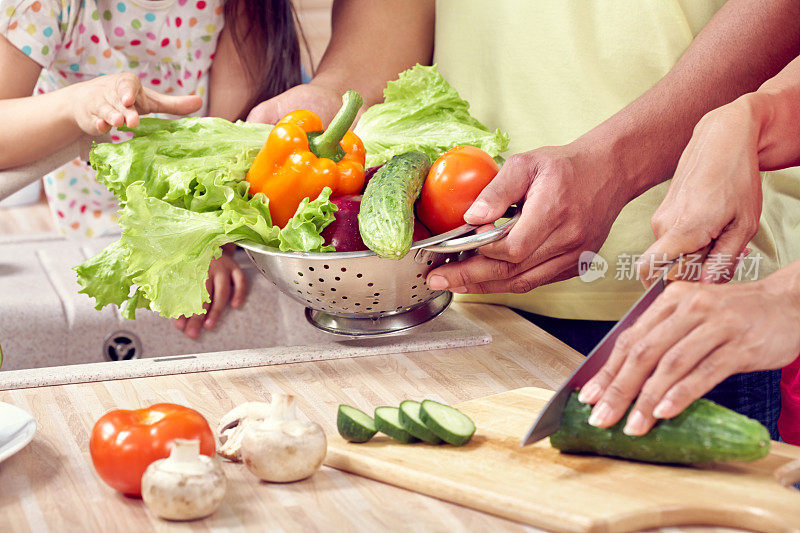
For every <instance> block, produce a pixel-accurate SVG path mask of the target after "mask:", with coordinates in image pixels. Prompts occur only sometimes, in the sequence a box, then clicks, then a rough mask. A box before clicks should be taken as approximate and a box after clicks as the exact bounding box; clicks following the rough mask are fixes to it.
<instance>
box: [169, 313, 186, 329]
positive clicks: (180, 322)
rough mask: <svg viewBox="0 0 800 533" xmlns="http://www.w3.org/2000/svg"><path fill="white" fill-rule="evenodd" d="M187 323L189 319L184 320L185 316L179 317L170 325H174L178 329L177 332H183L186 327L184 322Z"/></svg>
mask: <svg viewBox="0 0 800 533" xmlns="http://www.w3.org/2000/svg"><path fill="white" fill-rule="evenodd" d="M188 321H189V319H188V318H186V317H185V316H180V317H178V318H176V319H175V320H173V321H172V323H173V324H174V325H175V327H176V328H178V329H179V330H181V331H183V329H184V328H185V327H186V322H188Z"/></svg>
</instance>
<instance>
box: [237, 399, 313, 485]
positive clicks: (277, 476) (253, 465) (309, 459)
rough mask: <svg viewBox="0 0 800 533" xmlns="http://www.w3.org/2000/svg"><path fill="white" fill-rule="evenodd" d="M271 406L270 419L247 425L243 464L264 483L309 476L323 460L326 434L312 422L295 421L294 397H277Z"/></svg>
mask: <svg viewBox="0 0 800 533" xmlns="http://www.w3.org/2000/svg"><path fill="white" fill-rule="evenodd" d="M270 405H271V407H272V412H271V414H270V416H269V417H267V418H265V419H264V420H263V421H261V422H253V423H251V424H249V425H248V427H247V428H246V430H245V432H244V436H243V438H242V446H241V454H242V460H243V461H244V464H245V465H246V466H247V469H248V470H250V472H252V473H253V474H255V475H256V476H258V477H259V478H261V479H263V480H264V481H274V482H280V483H284V482H289V481H298V480H301V479H305V478H307V477H309V476H310V475H311V474H313V473H314V472H315V471H316V470H317V469H318V468H319V467H320V465H321V464H322V460H323V459H325V454H326V452H327V449H328V441H327V439H326V438H325V432H324V431H323V430H322V428H321V427H320V426H319V424H317V423H315V422H305V421H303V420H298V418H297V414H296V412H295V406H294V397H293V396H287V395H285V394H280V395H276V396H275V397H274V398H273V400H272V403H271V404H270Z"/></svg>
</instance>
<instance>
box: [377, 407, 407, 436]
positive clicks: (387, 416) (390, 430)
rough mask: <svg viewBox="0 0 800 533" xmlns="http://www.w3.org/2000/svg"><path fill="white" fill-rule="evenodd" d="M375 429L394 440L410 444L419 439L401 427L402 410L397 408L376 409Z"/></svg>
mask: <svg viewBox="0 0 800 533" xmlns="http://www.w3.org/2000/svg"><path fill="white" fill-rule="evenodd" d="M375 427H376V428H378V431H380V432H381V433H386V434H387V435H389V436H390V437H392V438H393V439H394V440H396V441H399V442H402V443H403V444H408V443H410V442H414V441H416V440H417V439H416V438H415V437H414V436H413V435H412V434H411V433H409V432H408V431H406V430H405V429H403V426H402V425H400V409H398V408H397V407H376V408H375Z"/></svg>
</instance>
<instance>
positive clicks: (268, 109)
mask: <svg viewBox="0 0 800 533" xmlns="http://www.w3.org/2000/svg"><path fill="white" fill-rule="evenodd" d="M279 107H280V103H279V102H278V101H277V99H276V98H270V99H269V100H266V101H264V102H261V103H260V104H258V105H257V106H255V107H254V108H253V109H251V110H250V113H249V114H248V115H247V122H260V123H262V124H277V123H278V121H279V120H280V119H281V118H283V115H284V114H285V113H284V114H281V112H280V109H279Z"/></svg>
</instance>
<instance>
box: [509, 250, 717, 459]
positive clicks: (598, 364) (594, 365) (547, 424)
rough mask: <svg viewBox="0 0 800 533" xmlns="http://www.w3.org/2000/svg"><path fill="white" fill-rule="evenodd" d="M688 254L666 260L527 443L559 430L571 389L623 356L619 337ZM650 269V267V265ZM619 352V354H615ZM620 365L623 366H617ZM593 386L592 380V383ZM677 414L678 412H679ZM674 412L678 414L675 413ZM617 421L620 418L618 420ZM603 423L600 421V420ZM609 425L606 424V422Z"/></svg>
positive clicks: (562, 391) (546, 410)
mask: <svg viewBox="0 0 800 533" xmlns="http://www.w3.org/2000/svg"><path fill="white" fill-rule="evenodd" d="M712 246H713V242H712V243H710V244H709V245H707V246H706V247H704V248H703V249H702V250H700V251H698V252H697V253H696V254H692V260H693V261H694V260H695V258H699V259H700V263H702V262H703V259H704V258H705V257H706V256H707V255H708V252H709V250H710V249H711V247H712ZM685 257H686V256H681V257H678V258H674V259H671V260H666V261H665V262H664V264H663V266H662V268H661V270H662V273H661V275H659V276H658V277H657V278H656V281H655V282H654V283H653V284H652V285H650V287H649V288H648V289H647V291H646V292H645V293H644V295H642V296H641V298H639V300H638V301H637V302H636V303H635V304H634V306H633V307H632V308H631V309H630V310H629V311H628V313H627V314H626V315H625V316H624V317H622V319H621V320H620V321H619V322H617V324H616V325H615V326H614V327H613V328H612V329H611V331H609V332H608V333H607V334H606V336H605V337H603V339H602V340H601V341H600V343H599V344H598V345H597V346H596V347H595V348H594V349H593V350H592V351H591V353H590V354H589V355H588V356H587V357H586V360H585V361H584V362H583V363H582V364H581V365H580V366H579V367H578V368H577V369H576V370H575V372H574V373H573V374H572V375H571V376H570V377H569V378H568V379H567V381H566V382H565V383H564V384H563V385H562V386H561V387H560V388H559V389H558V390H557V391H556V393H555V395H553V397H552V398H551V399H550V401H549V402H548V403H547V405H546V406H545V407H544V409H543V410H542V411H541V412H540V413H539V416H538V418H537V419H536V421H535V422H534V424H533V426H531V428H530V429H529V430H528V434H527V435H526V436H525V438H524V439H523V442H522V444H523V446H524V445H527V444H531V443H534V442H536V441H538V440H541V439H543V438H545V437H547V436H549V435H551V434H552V433H553V432H555V431H556V430H557V429H558V427H559V425H560V423H561V414H562V412H563V410H564V406H565V405H566V403H567V399H568V398H569V395H570V393H571V392H572V391H573V390H575V389H577V388H581V387H583V386H584V385H586V384H587V383H589V382H590V380H591V379H592V378H593V377H594V376H595V374H597V373H598V371H600V370H601V369H602V368H603V367H604V366H605V365H606V363H607V362H609V361H611V362H612V363H614V364H615V366H617V365H616V361H615V360H612V357H613V358H614V359H620V358H621V355H620V348H617V349H616V350H615V347H616V344H617V339H618V338H619V336H620V335H621V334H622V332H623V331H625V330H627V329H628V328H630V327H631V326H633V325H634V324H635V323H636V322H637V320H638V319H639V318H640V317H642V316H643V315H644V314H645V312H646V311H647V310H648V309H649V308H650V307H651V305H653V303H654V302H655V301H656V299H657V297H658V296H659V295H660V294H661V293H663V292H664V290H665V288H666V286H667V283H668V282H669V281H672V280H673V279H674V277H675V275H676V274H677V273H678V272H679V271H680V268H679V266H681V265H684V264H685V263H686V261H685ZM648 272H649V269H648ZM615 356H616V357H615ZM617 368H619V367H618V366H617ZM652 370H653V369H652V368H650V369H639V373H640V374H641V373H642V372H647V373H648V374H649V373H650V372H652ZM590 387H591V384H590ZM585 395H586V394H585V393H584V394H582V401H583V400H584V399H585V398H584V397H585ZM586 401H587V403H594V402H593V401H590V400H588V399H587V400H586ZM626 409H627V405H625V406H622V409H621V410H622V412H623V413H624V412H625V410H626ZM675 414H677V413H675ZM673 416H674V415H673ZM590 420H591V419H590ZM614 422H616V420H614ZM614 422H612V423H609V424H608V425H609V426H610V425H613V423H614ZM598 425H600V424H598ZM603 425H604V427H605V424H603ZM647 429H649V428H647Z"/></svg>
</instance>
